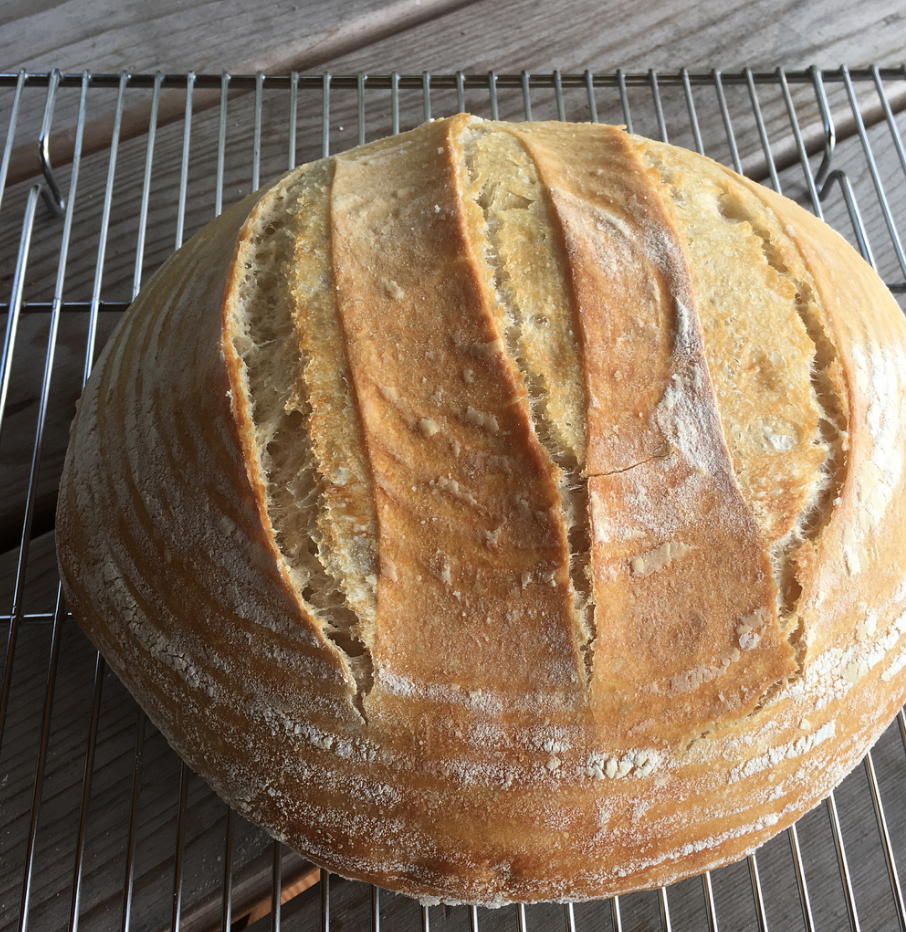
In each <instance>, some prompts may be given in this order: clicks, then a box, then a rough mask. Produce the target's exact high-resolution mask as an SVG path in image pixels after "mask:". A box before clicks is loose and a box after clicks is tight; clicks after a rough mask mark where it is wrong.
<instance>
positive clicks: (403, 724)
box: [57, 115, 906, 904]
mask: <svg viewBox="0 0 906 932" xmlns="http://www.w3.org/2000/svg"><path fill="white" fill-rule="evenodd" d="M904 363H906V325H904V322H903V320H902V315H901V313H900V311H899V309H898V307H897V305H896V304H895V302H894V301H893V299H892V298H891V297H890V295H889V294H888V293H887V291H886V289H885V288H884V286H883V284H882V283H881V282H880V281H879V280H878V279H877V277H876V276H875V275H874V273H873V272H872V271H871V270H870V268H869V267H868V266H867V265H866V264H865V263H864V262H862V260H861V259H860V258H859V257H858V256H857V255H856V254H855V253H854V252H853V250H852V249H851V248H850V247H849V246H848V245H847V244H846V243H845V242H844V241H843V240H842V239H841V238H840V237H839V236H837V234H835V233H833V232H832V231H831V230H830V229H829V228H827V227H825V226H824V225H823V224H821V223H820V222H819V221H817V220H815V219H814V218H813V217H811V215H809V214H807V213H806V212H804V211H802V210H801V209H800V208H798V207H797V206H796V205H794V204H792V203H791V202H789V201H786V200H784V199H783V198H781V197H779V196H777V195H775V194H773V193H771V192H769V191H766V190H765V189H763V188H760V187H759V186H758V185H755V184H753V183H751V182H749V181H747V180H745V179H743V178H740V177H739V176H736V175H734V174H733V173H732V172H730V171H728V170H726V169H724V168H722V167H721V166H719V165H717V164H716V163H713V162H710V161H708V160H707V159H704V158H702V157H699V156H694V155H691V154H690V153H687V152H684V151H682V150H679V149H676V148H673V147H670V146H666V145H663V144H659V143H653V142H649V141H647V140H643V139H640V138H638V137H633V136H629V135H627V134H625V133H624V132H623V131H622V130H620V129H616V128H613V127H606V126H600V125H574V124H559V123H558V124H501V123H489V122H484V121H481V120H477V119H475V118H472V117H468V116H465V115H460V116H457V117H453V118H451V119H448V120H440V121H437V122H434V123H429V124H426V125H425V126H423V127H421V128H420V129H418V130H416V131H414V132H412V133H408V134H404V135H402V136H399V137H395V138H392V139H387V140H382V141H379V142H376V143H373V144H371V145H369V146H365V147H362V148H359V149H356V150H353V151H351V152H348V153H344V154H343V155H340V156H337V157H334V158H332V159H328V160H323V161H321V162H316V163H314V164H312V165H309V166H303V167H302V168H301V169H299V170H297V171H295V172H293V173H291V174H289V175H287V176H285V177H284V178H282V179H280V180H278V181H277V182H274V183H273V184H272V185H270V186H269V187H267V188H266V189H264V190H263V191H261V192H258V193H256V194H255V195H252V196H251V197H250V198H247V199H246V200H245V201H243V202H242V203H241V204H239V205H237V206H236V207H235V208H233V209H232V210H231V211H228V212H227V213H226V214H224V215H223V216H221V217H220V218H218V219H217V220H215V221H214V222H213V223H212V224H210V225H209V226H208V227H206V228H205V229H204V230H202V231H201V232H200V233H199V234H198V235H197V236H196V237H195V238H193V239H192V240H191V241H190V242H189V243H187V244H186V246H184V247H183V249H182V250H180V251H179V252H178V253H177V254H176V255H175V256H174V257H173V258H172V259H171V260H170V261H169V262H168V263H167V264H166V265H165V266H164V268H163V269H162V270H161V271H160V272H159V273H158V275H157V276H155V278H154V280H153V281H152V282H151V283H150V284H149V285H148V287H147V288H146V289H145V290H144V291H143V292H142V294H141V295H140V296H139V297H138V299H137V300H136V302H135V304H134V305H133V307H132V308H131V309H130V311H129V312H128V314H127V315H126V318H125V319H124V321H123V324H122V325H121V327H120V329H119V330H118V331H117V333H116V334H115V335H114V336H113V337H112V338H111V340H110V342H109V344H108V346H107V347H106V348H105V351H104V354H103V356H102V358H101V360H99V363H98V365H97V367H96V369H95V372H94V374H93V375H92V378H91V380H90V382H89V385H88V387H87V389H86V393H85V397H84V398H83V401H82V403H81V407H80V411H79V415H78V418H77V421H76V424H75V427H74V432H73V439H72V443H71V446H70V451H69V453H68V456H67V464H66V469H65V474H64V479H63V486H62V489H61V494H60V506H59V514H58V534H57V539H58V552H59V560H60V566H61V573H62V577H63V582H64V589H65V593H66V597H67V601H68V603H69V605H70V606H71V608H72V611H73V614H74V615H75V616H76V618H77V619H78V620H79V622H80V623H81V624H82V626H83V627H84V628H85V630H86V631H87V632H88V634H89V636H90V637H91V638H92V639H93V640H94V642H95V643H96V644H97V646H98V647H99V649H100V650H101V651H102V653H103V654H104V656H105V657H106V658H107V660H108V662H109V663H110V664H111V666H112V667H113V669H114V670H115V671H116V672H117V674H118V675H119V676H120V677H121V678H122V679H123V681H124V682H125V683H126V684H127V685H128V686H129V688H130V689H131V690H132V691H133V693H134V694H135V695H136V698H137V699H138V700H139V702H140V703H141V704H142V705H143V707H144V708H145V709H146V711H147V712H148V714H149V716H150V718H151V719H152V721H153V722H154V723H155V724H157V725H158V727H160V728H161V730H162V731H163V733H164V734H165V735H166V736H167V738H168V740H169V741H170V742H171V744H172V745H173V746H174V747H175V748H176V749H177V751H178V752H179V753H180V754H181V755H182V756H183V757H184V758H185V759H186V760H187V761H188V763H189V764H190V765H191V766H192V767H193V768H194V769H195V770H197V771H198V772H199V773H200V774H202V775H203V776H204V777H205V778H206V779H207V780H208V781H209V782H210V783H211V785H212V786H213V787H214V788H215V789H216V790H217V791H218V792H220V793H221V794H222V795H223V796H224V798H226V799H227V800H228V801H229V802H230V803H231V804H232V805H234V806H236V808H237V809H239V811H241V812H242V813H243V814H245V815H246V816H248V817H249V818H251V819H253V820H254V821H256V822H258V823H260V824H262V825H264V826H265V827H266V828H267V829H268V830H269V831H270V832H271V833H272V834H274V835H275V837H278V838H281V839H283V840H285V841H286V842H287V843H288V844H290V845H292V846H293V847H295V848H297V849H298V850H299V851H301V852H302V853H304V854H306V855H307V856H309V857H311V858H312V859H313V860H315V861H316V862H317V863H319V864H322V865H324V866H326V867H329V868H331V869H333V870H335V871H337V872H339V873H341V874H344V875H345V876H350V877H356V878H361V879H366V880H369V881H372V882H375V883H378V884H381V885H383V886H387V887H390V888H392V889H397V890H401V891H404V892H407V893H410V894H413V895H417V896H420V897H422V898H440V899H443V900H446V901H468V902H477V903H488V904H494V903H502V902H506V901H511V900H520V901H534V900H551V899H555V900H562V899H587V898H591V897H597V896H603V895H608V894H613V893H623V892H627V891H629V890H633V889H638V888H641V887H647V886H653V885H657V884H664V883H668V882H671V881H673V880H675V879H677V878H679V877H682V876H687V875H689V874H691V873H695V872H697V871H700V870H703V869H706V868H711V867H715V866H717V865H719V864H723V863H727V862H729V861H732V860H734V859H736V858H738V857H740V856H741V855H743V854H744V853H745V852H747V851H749V850H751V849H752V848H753V847H754V846H755V845H757V844H760V843H761V842H763V841H765V840H766V839H767V838H769V837H770V836H771V835H772V834H774V833H775V832H777V831H779V830H780V829H781V828H782V827H784V826H785V825H788V824H789V823H791V822H792V821H793V820H794V819H795V818H797V817H798V816H799V815H801V814H802V813H803V812H805V811H806V810H807V809H808V808H810V807H811V806H812V805H813V804H814V803H815V802H816V801H817V800H819V799H820V798H821V797H822V796H823V795H825V794H826V793H827V792H828V791H829V790H830V789H831V788H832V787H833V786H834V785H835V784H836V783H837V782H838V781H839V780H840V779H841V778H842V777H843V775H844V774H845V773H846V772H847V771H848V770H849V769H850V768H851V767H852V766H853V765H854V764H855V763H856V761H857V760H858V759H859V757H860V756H861V755H862V754H863V753H864V751H865V749H866V748H867V747H868V746H869V745H870V743H871V742H872V741H873V740H874V739H875V738H876V737H877V736H878V735H879V734H880V732H881V731H882V730H883V728H884V727H885V726H886V724H887V722H888V721H889V720H890V718H891V717H892V716H893V714H894V713H895V711H896V709H897V708H898V707H899V705H900V704H901V703H902V701H903V698H904V694H906V673H904V672H903V670H904V668H906V642H904V635H906V584H904V575H906V573H904V543H906V541H904V536H906V530H904V528H906V521H904V519H906V514H904V511H906V496H904V491H903V487H904V474H903V469H904V453H906V427H904V418H903V415H902V412H901V406H902V400H903V395H904V391H903V389H904V386H903V382H904V379H906V376H904Z"/></svg>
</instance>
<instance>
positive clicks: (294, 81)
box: [0, 66, 906, 932]
mask: <svg viewBox="0 0 906 932" xmlns="http://www.w3.org/2000/svg"><path fill="white" fill-rule="evenodd" d="M466 109H470V110H471V111H472V112H475V113H478V114H479V115H482V116H487V117H490V118H492V119H497V118H500V119H555V120H564V119H569V120H592V121H598V120H601V121H606V122H612V123H620V124H625V125H626V127H627V129H629V130H631V131H635V132H640V133H642V134H644V135H650V136H653V137H655V138H659V139H662V140H664V141H670V142H674V143H677V144H680V145H686V146H688V147H689V148H692V149H695V150H697V151H698V152H701V153H705V154H708V155H710V156H712V157H714V158H717V159H718V160H720V161H723V162H724V163H725V164H728V165H730V166H731V167H733V168H735V169H736V170H737V171H740V172H742V173H745V174H747V175H749V176H750V177H753V178H755V179H756V180H759V181H763V182H764V183H766V184H769V185H770V186H772V187H773V188H774V189H775V190H778V191H783V193H786V194H787V195H789V196H792V197H795V198H797V199H799V200H800V201H801V202H803V203H804V204H805V205H806V206H808V207H809V208H810V209H812V210H813V211H814V212H815V213H816V214H818V215H819V216H823V217H825V219H827V220H828V221H829V222H830V223H831V224H832V225H834V226H836V227H837V228H838V229H839V230H840V232H841V233H843V234H844V235H845V236H847V237H848V238H849V239H850V241H851V242H852V243H853V244H854V245H855V246H856V247H857V248H858V249H860V250H861V252H862V254H863V255H864V256H865V257H866V258H867V259H868V261H870V262H871V263H872V264H873V265H874V266H875V267H876V268H877V269H878V271H879V272H880V274H881V275H882V276H883V277H884V279H885V281H886V282H887V283H888V286H889V287H890V289H891V291H892V292H894V294H896V295H898V296H902V295H904V294H906V255H904V249H903V244H902V240H901V236H900V232H899V231H900V228H901V224H902V222H903V219H904V216H906V148H904V144H903V137H902V126H901V123H902V118H901V117H900V112H901V111H902V110H904V109H906V66H904V67H897V68H877V67H872V68H870V69H864V70H858V71H855V70H853V71H849V70H847V69H846V68H841V69H838V70H832V71H821V70H818V69H817V68H812V69H809V70H808V71H795V72H793V71H790V72H785V71H784V70H783V69H781V68H778V69H777V70H776V71H773V72H763V73H762V72H758V73H756V72H752V71H751V70H748V69H746V70H744V71H742V72H738V73H736V72H734V73H732V74H730V73H727V74H724V73H722V72H720V71H717V70H715V71H712V72H710V73H690V72H688V71H686V70H681V71H679V72H676V73H665V72H660V73H658V72H654V71H649V72H647V73H638V74H637V73H632V74H629V73H623V72H621V71H616V72H614V73H608V74H593V73H591V72H585V73H584V74H560V73H558V72H554V73H553V74H544V75H538V74H528V73H526V72H523V73H522V74H499V75H497V74H494V73H491V74H489V75H465V74H462V73H457V74H452V75H451V74H430V73H424V74H421V75H404V74H389V75H365V74H358V75H330V74H324V75H302V74H296V73H293V74H290V75H280V76H270V75H268V76H265V75H262V74H257V75H242V76H234V75H229V74H223V75H195V74H192V73H189V74H187V75H162V74H160V73H158V74H153V75H129V74H125V73H123V74H120V75H107V74H103V75H100V74H99V75H91V74H89V73H88V72H86V73H84V74H81V75H77V74H66V75H63V74H60V73H59V72H57V71H53V72H50V73H47V74H25V73H19V74H0V118H2V119H5V121H6V125H7V134H6V142H5V147H4V150H3V158H2V162H0V216H2V221H0V242H2V247H3V248H2V249H0V299H2V302H3V303H0V314H2V316H3V319H4V322H5V334H4V340H3V349H2V356H0V487H2V488H3V496H2V499H0V611H2V612H3V613H2V614H0V626H3V629H4V633H5V635H6V650H5V658H4V667H3V674H2V680H0V828H2V832H0V930H4V932H5V930H13V929H17V930H20V932H24V930H26V929H41V930H43V929H49V930H56V929H69V930H76V929H82V930H94V929H123V930H127V929H128V930H163V929H171V930H183V932H188V930H208V929H211V930H213V929H218V928H219V929H222V930H240V929H245V928H248V929H255V930H258V929H266V928H271V929H275V930H276V929H321V930H323V932H327V930H328V929H330V928H331V926H333V927H334V928H335V929H346V928H369V927H370V928H371V929H372V930H375V932H377V930H379V929H380V928H381V927H382V926H383V927H384V928H387V929H405V930H408V929H422V930H425V932H427V930H429V929H434V930H448V929H449V930H453V929H457V930H463V932H464V930H466V929H469V930H473V932H474V930H478V929H479V928H480V929H482V930H486V932H487V930H497V929H504V928H506V929H512V928H513V927H514V926H515V928H516V929H518V930H519V932H525V930H529V929H531V930H533V932H534V930H539V932H540V930H548V929H550V930H553V929H565V930H569V932H576V930H580V932H582V930H586V929H589V930H590V929H595V930H597V929H613V930H614V932H624V930H625V932H629V930H655V929H660V930H667V932H669V930H686V929H689V930H691V929H709V930H711V932H716V930H718V929H720V930H730V929H740V930H743V929H745V930H749V929H759V930H761V932H767V930H768V929H769V928H773V929H782V930H799V929H803V930H805V932H813V930H819V929H820V930H828V929H834V930H836V929H852V930H853V932H859V930H865V932H869V930H889V929H896V928H899V929H901V930H904V932H906V904H904V896H903V891H902V886H901V881H900V875H899V871H898V865H900V864H903V863H904V858H906V830H904V829H906V778H904V771H906V756H904V746H906V716H904V714H903V713H902V712H901V713H900V714H899V716H898V718H897V721H896V722H895V723H894V724H893V725H892V726H891V728H890V729H888V731H887V732H886V733H885V735H884V736H883V737H882V738H881V740H880V741H879V742H878V744H877V745H876V747H875V748H874V749H873V751H872V752H871V753H869V754H868V755H866V757H865V761H864V766H863V767H862V768H857V770H856V771H854V773H853V774H851V775H850V777H848V778H847V780H846V781H844V783H843V784H841V786H840V787H839V788H838V789H837V790H836V791H835V793H833V794H832V795H831V796H829V797H828V799H827V800H826V802H825V804H824V806H823V807H817V808H816V809H815V810H813V811H812V812H811V813H809V814H808V815H806V816H805V817H804V818H803V819H801V820H800V822H799V823H798V824H797V825H796V826H793V827H792V828H790V829H789V830H788V831H787V832H786V833H784V834H782V835H781V836H779V837H778V838H776V839H774V840H773V841H772V842H770V843H768V844H767V845H766V846H764V847H763V848H762V849H760V850H759V851H758V852H757V853H756V854H753V855H751V856H750V857H749V858H748V859H747V860H746V861H744V862H741V863H740V864H737V865H734V866H731V867H728V868H723V869H721V870H719V871H715V872H713V873H711V874H705V875H703V876H702V877H701V878H696V879H692V880H687V881H683V882H682V883H679V884H676V885H674V886H672V887H670V888H669V889H661V890H658V891H654V892H647V893H639V894H633V895H631V896H627V897H620V898H616V897H615V898H613V899H612V900H609V901H604V902H599V903H586V904H576V905H575V906H572V905H569V906H564V905H559V906H558V905H550V904H548V905H539V906H531V907H522V906H519V907H512V908H509V909H504V910H498V911H488V910H482V909H477V908H474V907H471V908H470V907H465V906H462V907H442V906H436V907H430V908H429V907H427V906H420V905H419V904H418V903H415V902H413V901H411V900H408V899H406V898H405V897H401V896H396V895H393V894H388V893H386V892H385V891H381V890H378V889H377V888H374V887H368V886H366V885H364V884H359V883H351V882H347V881H342V880H340V879H339V878H336V877H332V876H330V875H328V874H327V872H325V871H323V870H318V869H317V868H314V867H313V866H312V865H310V864H308V863H306V862H305V861H303V860H302V859H301V858H300V857H299V856H298V855H296V854H294V853H293V852H291V851H289V850H288V849H286V848H284V847H283V846H282V845H280V844H279V843H277V842H274V841H272V840H270V839H268V838H267V837H266V836H265V835H264V833H263V832H261V831H260V830H258V829H255V828H254V827H252V826H250V825H248V824H247V823H246V822H245V821H244V820H242V819H241V818H239V817H238V816H234V815H233V814H232V813H231V812H229V810H228V809H227V808H226V806H225V805H224V804H223V803H221V802H220V801H219V800H217V798H216V797H214V796H213V794H212V793H211V791H210V790H209V789H208V788H207V787H206V786H205V785H204V784H203V782H202V781H201V780H200V779H199V778H197V777H195V776H194V775H193V774H191V772H190V771H189V770H188V769H187V768H186V766H185V765H184V764H181V763H180V762H179V760H178V758H176V756H175V755H174V754H173V752H172V751H170V749H169V748H168V747H167V746H166V744H165V742H164V741H163V739H162V738H161V736H160V735H159V733H158V732H157V731H156V729H154V728H153V727H152V726H150V725H149V724H148V723H147V721H146V719H145V717H144V715H143V714H142V713H141V712H140V711H139V710H138V708H137V706H136V705H135V703H134V702H133V701H132V700H131V698H130V697H129V696H128V694H127V693H126V692H125V691H124V689H123V687H122V686H121V685H120V684H119V683H118V681H117V680H116V679H115V678H114V677H113V676H112V675H111V674H110V673H109V671H108V670H107V669H106V666H105V664H104V661H103V659H102V658H101V657H99V656H98V654H97V652H96V651H94V650H93V648H92V647H91V645H90V644H89V643H88V642H87V640H86V639H85V638H84V636H83V635H82V634H81V632H80V631H79V629H78V628H77V627H76V626H75V625H74V624H73V623H72V620H71V618H70V616H69V615H68V613H67V612H66V609H65V605H64V604H63V601H62V598H61V595H60V590H59V585H58V581H57V578H56V569H55V564H54V556H53V507H54V501H55V489H56V483H57V480H58V477H59V470H60V467H61V462H62V455H63V451H64V449H65V444H66V434H67V425H68V421H69V419H70V416H71V413H72V406H73V404H74V402H75V399H76V398H77V396H78V393H79V391H80V389H81V386H82V385H83V384H84V381H85V379H86V378H87V376H88V373H89V371H90V369H91V365H92V362H93V360H94V358H95V356H96V353H97V350H98V348H99V347H100V346H101V345H102V343H103V341H104V339H106V337H107V335H108V334H109V332H110V330H111V329H112V326H113V325H114V324H115V322H116V320H117V319H118V317H119V315H120V314H121V313H122V311H123V310H124V309H125V308H126V307H127V306H128V304H129V302H130V301H131V300H132V298H134V296H135V295H136V294H137V293H138V291H139V289H140V287H141V285H142V283H143V282H144V281H146V280H147V278H148V276H149V274H150V272H152V271H153V270H154V269H155V268H156V267H157V266H159V265H160V264H161V262H162V261H163V260H164V259H165V258H166V256H167V255H168V254H169V253H170V252H171V251H172V250H173V249H174V248H177V247H178V246H179V245H180V244H181V243H182V242H183V240H184V239H185V238H186V237H187V236H188V235H190V234H191V233H192V232H193V231H194V230H195V229H198V228H199V227H200V226H202V225H203V224H204V223H205V222H206V221H207V220H208V219H210V218H211V217H212V216H215V215H216V214H219V213H220V212H221V210H222V208H223V206H224V204H225V203H229V202H231V201H233V200H235V199H237V198H238V197H239V196H240V195H242V194H244V193H246V192H248V191H249V190H254V189H255V188H257V187H258V184H259V181H260V179H261V178H262V177H269V176H271V175H274V174H277V173H279V172H281V171H284V170H286V169H288V168H293V167H294V166H295V165H296V164H299V163H300V162H302V161H307V160H311V159H314V158H318V157H320V156H322V155H327V154H329V153H330V152H332V151H339V150H341V149H344V148H347V147H349V146H352V145H355V144H357V143H362V142H365V141H366V140H368V139H372V138H377V137H378V136H380V135H386V134H387V133H396V132H399V131H400V130H403V129H407V128H410V127H411V126H414V125H417V124H418V123H420V122H422V121H423V120H427V119H431V117H432V116H437V115H440V114H441V113H452V112H456V111H461V110H466ZM61 123H62V124H63V127H64V128H63V129H62V130H60V129H58V130H57V131H56V132H55V133H52V127H53V126H54V125H57V127H59V126H60V124H61ZM22 138H25V139H26V140H27V143H26V144H20V143H17V139H22ZM52 163H53V167H52ZM38 170H40V172H41V174H42V175H43V177H42V178H41V180H40V181H37V183H36V177H40V176H38V175H37V171H38ZM67 172H68V184H67V183H66V182H65V181H63V180H62V179H63V177H64V174H66V173H67ZM39 200H43V201H44V203H45V204H46V208H45V209H43V210H40V209H39V205H38V202H39Z"/></svg>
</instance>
